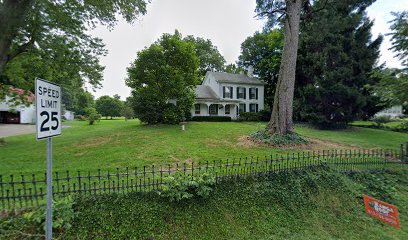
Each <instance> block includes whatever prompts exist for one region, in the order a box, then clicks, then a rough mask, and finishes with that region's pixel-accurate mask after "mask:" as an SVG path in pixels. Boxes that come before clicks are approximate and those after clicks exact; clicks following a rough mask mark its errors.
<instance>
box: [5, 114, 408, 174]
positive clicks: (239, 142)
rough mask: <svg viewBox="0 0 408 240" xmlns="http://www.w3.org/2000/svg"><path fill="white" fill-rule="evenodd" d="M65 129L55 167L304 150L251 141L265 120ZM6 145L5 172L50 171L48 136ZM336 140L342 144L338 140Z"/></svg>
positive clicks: (368, 133)
mask: <svg viewBox="0 0 408 240" xmlns="http://www.w3.org/2000/svg"><path fill="white" fill-rule="evenodd" d="M65 125H69V126H70V127H69V128H64V129H63V133H62V135H61V136H59V137H55V138H53V157H54V159H53V170H54V171H58V172H64V171H66V170H70V171H71V172H72V171H74V172H75V171H96V170H97V169H101V170H109V169H116V168H123V167H127V166H129V167H134V166H143V165H148V166H150V165H153V164H154V165H156V166H158V165H166V164H174V163H184V162H192V161H194V162H195V163H198V162H205V161H210V162H211V161H213V160H217V161H218V160H225V161H226V160H227V159H229V160H232V159H239V158H245V157H249V158H250V157H252V156H254V157H256V156H259V157H264V156H270V155H271V154H287V153H292V152H297V151H301V150H298V149H296V148H290V149H280V148H273V147H269V146H257V145H253V144H252V145H251V144H248V141H246V140H245V136H247V135H248V134H249V133H250V132H252V131H254V130H256V129H260V128H263V127H264V124H263V123H247V122H225V123H210V122H190V123H188V124H187V126H186V131H181V127H180V126H178V125H173V126H171V125H157V126H147V125H143V124H141V123H140V122H139V121H138V120H131V121H127V122H126V121H124V120H102V121H101V122H99V123H97V124H96V125H93V126H90V125H88V124H87V122H83V121H70V122H66V123H65ZM296 131H297V132H298V133H299V134H301V135H303V136H305V137H308V138H312V139H319V140H322V142H331V143H334V144H337V145H339V146H341V147H343V148H344V147H361V148H392V149H398V148H399V145H400V144H401V143H402V142H406V141H408V134H405V133H397V132H391V131H382V130H376V129H366V128H352V129H348V130H341V131H322V130H317V129H313V128H309V127H307V126H304V125H299V126H296ZM5 141H6V143H5V144H3V145H0V175H10V174H15V175H19V174H30V173H37V174H39V173H41V174H42V173H44V172H45V167H46V160H45V159H46V142H47V141H45V140H42V141H37V140H35V135H34V134H28V135H21V136H14V137H7V138H5ZM333 146H336V145H333Z"/></svg>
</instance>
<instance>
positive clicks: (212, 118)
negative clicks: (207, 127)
mask: <svg viewBox="0 0 408 240" xmlns="http://www.w3.org/2000/svg"><path fill="white" fill-rule="evenodd" d="M191 121H196V122H231V117H228V116H194V117H192V118H191Z"/></svg>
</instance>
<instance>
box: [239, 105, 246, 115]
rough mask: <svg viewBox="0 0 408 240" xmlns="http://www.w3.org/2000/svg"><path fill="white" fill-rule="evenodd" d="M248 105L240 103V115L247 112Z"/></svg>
mask: <svg viewBox="0 0 408 240" xmlns="http://www.w3.org/2000/svg"><path fill="white" fill-rule="evenodd" d="M245 108H246V105H245V103H240V104H239V112H240V113H242V112H246V109H245Z"/></svg>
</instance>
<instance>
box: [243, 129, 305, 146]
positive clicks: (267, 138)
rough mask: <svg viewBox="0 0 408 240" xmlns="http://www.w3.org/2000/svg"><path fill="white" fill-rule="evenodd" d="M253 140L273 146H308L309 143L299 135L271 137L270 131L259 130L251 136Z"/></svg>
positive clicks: (293, 133) (290, 134) (275, 135)
mask: <svg viewBox="0 0 408 240" xmlns="http://www.w3.org/2000/svg"><path fill="white" fill-rule="evenodd" d="M249 136H250V137H251V138H253V139H256V140H259V141H262V142H263V143H267V144H273V145H293V144H307V143H308V141H307V140H306V139H304V138H303V137H302V136H300V135H299V134H297V133H295V132H292V133H289V134H285V135H281V134H274V135H269V133H268V131H267V130H265V129H263V130H258V131H255V132H252V133H250V134H249Z"/></svg>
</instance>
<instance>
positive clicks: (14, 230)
mask: <svg viewBox="0 0 408 240" xmlns="http://www.w3.org/2000/svg"><path fill="white" fill-rule="evenodd" d="M74 203H75V201H74V200H73V198H72V197H67V198H63V199H59V200H56V201H54V202H53V215H52V219H53V222H52V228H53V230H54V231H53V232H54V238H56V239H59V238H61V239H64V238H65V237H64V236H65V235H66V233H67V231H68V230H69V229H71V228H72V224H73V223H74V218H75V217H76V216H77V213H75V211H74V208H73V206H74ZM45 220H46V206H42V207H38V208H34V209H30V210H29V211H27V212H24V213H22V214H21V213H15V214H9V215H3V216H1V221H0V239H28V238H29V237H30V239H31V238H33V239H44V231H45V224H46V222H45Z"/></svg>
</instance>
